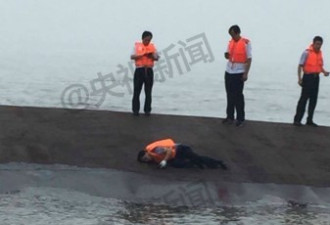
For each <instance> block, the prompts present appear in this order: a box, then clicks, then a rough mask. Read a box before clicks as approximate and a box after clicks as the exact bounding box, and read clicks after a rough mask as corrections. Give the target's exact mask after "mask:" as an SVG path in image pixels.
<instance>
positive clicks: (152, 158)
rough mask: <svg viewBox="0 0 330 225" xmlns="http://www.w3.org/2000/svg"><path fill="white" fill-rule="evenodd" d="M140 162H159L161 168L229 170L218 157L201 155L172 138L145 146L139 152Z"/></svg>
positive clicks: (138, 158)
mask: <svg viewBox="0 0 330 225" xmlns="http://www.w3.org/2000/svg"><path fill="white" fill-rule="evenodd" d="M137 160H138V162H141V163H157V164H159V167H160V168H165V167H166V166H167V165H169V166H172V167H175V168H193V167H198V168H201V169H204V167H205V166H206V167H207V168H212V169H216V168H222V169H224V170H227V169H228V168H227V166H226V165H225V164H224V163H223V162H222V161H221V160H217V159H213V158H211V157H208V156H201V155H198V154H196V153H195V152H193V150H192V149H191V148H190V147H189V146H187V145H183V144H178V143H175V142H174V141H173V140H172V139H163V140H159V141H155V142H153V143H151V144H149V145H147V146H146V147H145V149H144V150H142V151H140V152H139V153H138V157H137Z"/></svg>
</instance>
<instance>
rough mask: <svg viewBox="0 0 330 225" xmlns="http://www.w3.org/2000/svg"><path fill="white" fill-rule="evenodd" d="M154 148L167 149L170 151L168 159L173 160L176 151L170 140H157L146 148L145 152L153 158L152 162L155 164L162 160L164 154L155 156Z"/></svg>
mask: <svg viewBox="0 0 330 225" xmlns="http://www.w3.org/2000/svg"><path fill="white" fill-rule="evenodd" d="M156 147H169V148H171V150H172V153H171V157H170V158H169V159H173V158H174V157H175V154H176V149H175V142H174V141H173V140H172V139H164V140H159V141H155V142H153V143H151V144H149V145H147V147H146V151H147V152H148V153H149V155H150V156H151V157H152V158H153V160H154V161H156V162H157V163H160V162H161V161H162V160H163V159H164V158H165V154H157V153H156V152H154V151H153V150H154V149H155V148H156Z"/></svg>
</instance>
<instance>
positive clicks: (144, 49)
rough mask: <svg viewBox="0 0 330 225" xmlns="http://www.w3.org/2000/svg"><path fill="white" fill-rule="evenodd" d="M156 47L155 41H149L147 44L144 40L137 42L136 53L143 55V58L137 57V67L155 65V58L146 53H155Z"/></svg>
mask: <svg viewBox="0 0 330 225" xmlns="http://www.w3.org/2000/svg"><path fill="white" fill-rule="evenodd" d="M155 52H156V48H155V46H154V44H153V43H149V44H148V45H147V46H145V45H144V44H143V43H142V42H136V43H135V54H136V55H137V56H142V55H144V56H142V57H141V58H138V59H135V66H136V67H153V66H154V59H152V58H149V57H147V56H145V54H149V53H155Z"/></svg>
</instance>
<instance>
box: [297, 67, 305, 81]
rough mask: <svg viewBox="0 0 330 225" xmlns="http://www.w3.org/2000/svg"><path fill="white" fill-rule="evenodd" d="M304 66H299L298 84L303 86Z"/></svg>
mask: <svg viewBox="0 0 330 225" xmlns="http://www.w3.org/2000/svg"><path fill="white" fill-rule="evenodd" d="M303 68H304V65H298V84H299V85H300V86H301V85H302V72H303Z"/></svg>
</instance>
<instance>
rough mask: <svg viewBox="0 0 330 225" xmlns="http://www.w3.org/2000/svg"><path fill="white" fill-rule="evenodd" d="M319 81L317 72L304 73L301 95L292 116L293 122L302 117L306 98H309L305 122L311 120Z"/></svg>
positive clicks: (298, 120)
mask: <svg viewBox="0 0 330 225" xmlns="http://www.w3.org/2000/svg"><path fill="white" fill-rule="evenodd" d="M319 83H320V78H319V75H318V74H304V76H303V81H302V89H301V95H300V99H299V101H298V104H297V112H296V115H295V117H294V121H295V122H300V121H301V119H302V118H303V116H304V113H305V109H306V104H307V100H309V103H308V117H307V122H313V115H314V110H315V107H316V103H317V96H318V93H319Z"/></svg>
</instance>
